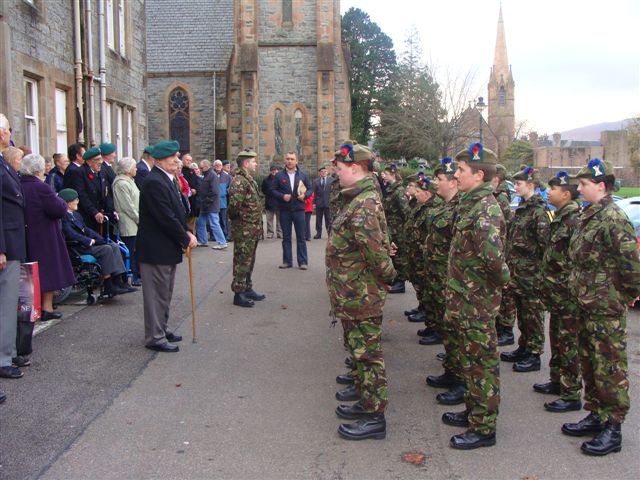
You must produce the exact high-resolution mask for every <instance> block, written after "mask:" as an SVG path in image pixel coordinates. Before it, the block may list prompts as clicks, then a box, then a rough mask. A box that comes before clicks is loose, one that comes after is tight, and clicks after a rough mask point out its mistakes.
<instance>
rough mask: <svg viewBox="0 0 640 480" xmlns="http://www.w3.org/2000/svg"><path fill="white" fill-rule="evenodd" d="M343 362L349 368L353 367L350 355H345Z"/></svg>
mask: <svg viewBox="0 0 640 480" xmlns="http://www.w3.org/2000/svg"><path fill="white" fill-rule="evenodd" d="M344 364H345V365H346V366H347V367H349V368H353V359H352V358H351V357H346V358H345V359H344Z"/></svg>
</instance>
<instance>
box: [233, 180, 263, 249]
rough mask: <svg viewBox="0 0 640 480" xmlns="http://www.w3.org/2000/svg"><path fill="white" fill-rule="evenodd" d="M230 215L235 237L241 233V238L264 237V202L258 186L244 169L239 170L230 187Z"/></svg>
mask: <svg viewBox="0 0 640 480" xmlns="http://www.w3.org/2000/svg"><path fill="white" fill-rule="evenodd" d="M227 198H228V215H229V219H230V220H231V224H232V226H233V229H234V230H233V231H234V236H235V234H236V232H241V236H242V237H245V236H250V235H262V211H263V209H264V201H263V200H262V198H261V196H260V193H259V190H258V184H257V183H256V181H255V180H254V179H253V177H252V176H251V175H249V174H248V173H247V172H245V171H244V170H243V169H242V168H238V170H237V171H236V175H235V177H233V180H232V182H231V185H229V192H228V193H227Z"/></svg>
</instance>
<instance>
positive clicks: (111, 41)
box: [104, 0, 116, 50]
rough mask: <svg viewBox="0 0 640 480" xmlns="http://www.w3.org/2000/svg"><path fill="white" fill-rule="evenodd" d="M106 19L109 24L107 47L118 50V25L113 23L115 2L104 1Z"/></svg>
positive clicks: (110, 0)
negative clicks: (116, 41) (116, 40)
mask: <svg viewBox="0 0 640 480" xmlns="http://www.w3.org/2000/svg"><path fill="white" fill-rule="evenodd" d="M104 7H105V8H104V10H105V12H104V18H105V21H106V22H107V47H109V48H110V49H111V50H115V49H116V43H115V38H116V25H115V23H114V21H113V0H104Z"/></svg>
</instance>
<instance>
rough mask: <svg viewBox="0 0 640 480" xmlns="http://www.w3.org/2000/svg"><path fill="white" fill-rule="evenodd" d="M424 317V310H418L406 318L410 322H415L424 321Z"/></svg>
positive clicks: (425, 315) (425, 316) (425, 317)
mask: <svg viewBox="0 0 640 480" xmlns="http://www.w3.org/2000/svg"><path fill="white" fill-rule="evenodd" d="M426 319H427V314H426V313H424V310H420V311H419V312H418V313H414V314H412V315H409V316H408V317H407V320H409V321H410V322H416V323H417V322H420V323H424V321H425V320H426Z"/></svg>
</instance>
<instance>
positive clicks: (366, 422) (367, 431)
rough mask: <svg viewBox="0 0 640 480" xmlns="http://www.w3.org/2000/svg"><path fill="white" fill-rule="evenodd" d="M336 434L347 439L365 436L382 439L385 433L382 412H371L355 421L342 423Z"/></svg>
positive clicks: (361, 438)
mask: <svg viewBox="0 0 640 480" xmlns="http://www.w3.org/2000/svg"><path fill="white" fill-rule="evenodd" d="M338 434H339V435H340V436H341V437H342V438H345V439H347V440H364V439H365V438H375V439H377V440H382V439H383V438H384V437H386V435H387V422H386V421H385V419H384V413H371V414H368V415H366V417H364V418H361V419H360V420H358V421H357V422H356V423H343V424H342V425H340V426H339V427H338Z"/></svg>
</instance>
